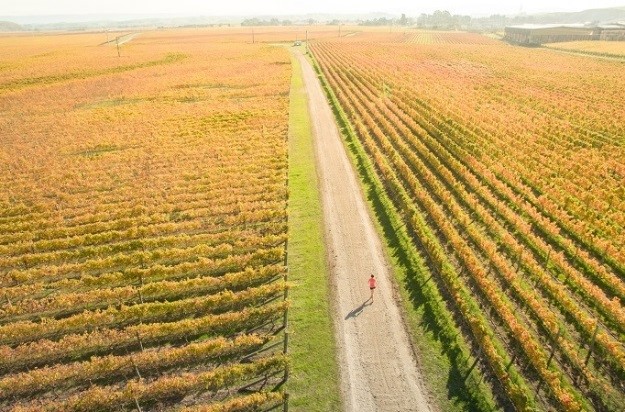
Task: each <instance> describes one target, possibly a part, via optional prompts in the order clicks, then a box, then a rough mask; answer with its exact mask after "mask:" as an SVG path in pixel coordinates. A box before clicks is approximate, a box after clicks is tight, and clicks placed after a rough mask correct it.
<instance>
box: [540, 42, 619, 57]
mask: <svg viewBox="0 0 625 412" xmlns="http://www.w3.org/2000/svg"><path fill="white" fill-rule="evenodd" d="M544 47H547V48H549V49H554V50H561V51H568V52H573V53H581V54H587V55H591V56H599V57H614V58H625V42H622V41H571V42H564V43H551V44H545V45H544Z"/></svg>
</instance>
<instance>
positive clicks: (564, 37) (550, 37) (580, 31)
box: [504, 24, 599, 46]
mask: <svg viewBox="0 0 625 412" xmlns="http://www.w3.org/2000/svg"><path fill="white" fill-rule="evenodd" d="M504 39H505V40H506V41H509V42H510V43H515V44H521V45H527V46H537V45H540V44H543V43H556V42H563V41H576V40H598V39H599V32H598V30H597V27H588V26H586V25H584V24H523V25H520V26H509V27H506V29H505V35H504Z"/></svg>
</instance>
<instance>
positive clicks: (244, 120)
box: [0, 30, 291, 412]
mask: <svg viewBox="0 0 625 412" xmlns="http://www.w3.org/2000/svg"><path fill="white" fill-rule="evenodd" d="M105 41H106V39H105V34H104V33H96V34H70V35H62V34H57V35H47V36H44V35H37V36H28V37H27V36H15V37H1V38H0V410H2V411H61V410H62V411H96V410H98V411H105V410H110V411H120V410H138V411H157V410H158V411H161V410H175V411H221V412H225V411H234V410H237V411H239V410H260V409H263V410H266V409H269V408H272V407H274V406H276V405H282V403H283V394H282V392H281V391H280V390H279V388H280V386H281V385H282V383H283V382H284V379H285V378H286V376H287V373H288V368H289V359H288V357H287V356H286V355H285V354H284V352H286V343H287V341H286V337H285V335H284V334H283V333H282V331H283V330H284V326H285V322H286V311H287V308H288V306H289V302H288V300H287V299H286V296H287V293H288V283H287V282H286V271H287V270H286V241H287V224H288V221H287V212H286V205H287V129H288V116H289V97H288V94H289V87H290V76H291V68H290V67H291V66H290V60H289V54H288V52H287V51H286V50H285V49H282V48H279V47H273V46H269V45H266V44H252V43H251V42H249V43H245V42H240V43H228V41H230V40H228V39H218V40H216V38H215V33H213V32H210V31H206V32H199V31H184V30H181V31H177V32H176V31H170V32H167V33H164V32H158V31H154V32H149V33H142V34H141V35H140V36H138V37H135V38H134V39H133V40H132V41H131V42H129V43H127V44H124V45H123V47H122V48H121V57H118V56H117V52H116V50H115V47H109V46H98V45H99V44H102V43H103V42H105Z"/></svg>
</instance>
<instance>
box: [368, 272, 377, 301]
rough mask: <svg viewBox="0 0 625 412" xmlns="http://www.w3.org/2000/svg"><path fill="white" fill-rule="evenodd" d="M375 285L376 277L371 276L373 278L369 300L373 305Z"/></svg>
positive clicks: (370, 279) (370, 282) (370, 283)
mask: <svg viewBox="0 0 625 412" xmlns="http://www.w3.org/2000/svg"><path fill="white" fill-rule="evenodd" d="M375 284H376V280H375V276H373V275H371V277H370V278H369V290H370V291H371V296H370V297H369V299H371V303H373V291H374V290H375Z"/></svg>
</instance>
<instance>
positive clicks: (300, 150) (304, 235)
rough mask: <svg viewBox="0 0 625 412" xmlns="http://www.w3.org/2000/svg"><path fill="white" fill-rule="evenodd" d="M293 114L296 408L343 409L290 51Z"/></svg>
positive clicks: (305, 128)
mask: <svg viewBox="0 0 625 412" xmlns="http://www.w3.org/2000/svg"><path fill="white" fill-rule="evenodd" d="M291 64H292V70H293V73H292V78H291V94H290V96H291V98H290V115H289V183H288V185H289V205H288V208H289V243H288V267H289V282H290V283H292V284H293V287H292V288H291V289H290V299H291V306H290V308H289V328H288V329H289V331H290V333H291V340H290V346H289V350H290V352H291V361H292V373H291V376H290V378H289V382H288V388H287V390H288V392H289V394H290V401H289V407H290V410H292V411H307V412H308V411H310V412H313V411H337V410H341V401H340V392H339V384H338V365H337V357H336V344H335V340H334V336H333V331H332V318H331V316H330V298H329V296H330V290H329V282H328V270H327V264H326V252H325V245H324V242H323V228H322V222H323V215H322V211H321V201H320V196H319V190H318V184H317V174H316V171H315V156H314V150H313V138H312V126H311V120H310V115H309V112H308V98H307V95H306V91H305V88H304V81H303V77H302V71H301V67H300V64H299V61H298V60H297V58H296V57H295V56H294V55H293V54H292V55H291Z"/></svg>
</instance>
